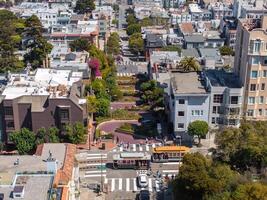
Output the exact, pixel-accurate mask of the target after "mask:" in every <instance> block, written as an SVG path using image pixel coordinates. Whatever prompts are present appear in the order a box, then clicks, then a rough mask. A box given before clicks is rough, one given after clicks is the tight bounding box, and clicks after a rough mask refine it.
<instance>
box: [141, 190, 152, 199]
mask: <svg viewBox="0 0 267 200" xmlns="http://www.w3.org/2000/svg"><path fill="white" fill-rule="evenodd" d="M149 199H150V194H149V191H148V190H141V191H140V193H139V200H149Z"/></svg>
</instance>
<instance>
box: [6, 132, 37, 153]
mask: <svg viewBox="0 0 267 200" xmlns="http://www.w3.org/2000/svg"><path fill="white" fill-rule="evenodd" d="M10 140H11V141H12V142H14V144H15V146H16V148H17V150H18V152H19V154H27V153H30V152H31V151H32V150H33V149H34V148H35V134H34V133H33V132H32V131H30V130H29V129H27V128H22V129H21V130H20V131H15V132H13V133H12V134H11V135H10Z"/></svg>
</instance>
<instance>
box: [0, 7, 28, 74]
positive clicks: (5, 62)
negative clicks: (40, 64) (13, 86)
mask: <svg viewBox="0 0 267 200" xmlns="http://www.w3.org/2000/svg"><path fill="white" fill-rule="evenodd" d="M0 26H1V31H0V73H4V72H7V71H19V70H21V69H22V68H23V67H24V64H23V62H22V61H19V60H18V58H17V57H16V56H15V55H14V52H15V50H16V49H17V48H18V47H19V45H20V42H21V39H22V37H21V35H22V32H23V31H24V27H25V25H24V21H23V20H21V19H18V18H17V17H16V16H15V15H14V14H13V13H12V12H10V11H8V10H0Z"/></svg>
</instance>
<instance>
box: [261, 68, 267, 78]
mask: <svg viewBox="0 0 267 200" xmlns="http://www.w3.org/2000/svg"><path fill="white" fill-rule="evenodd" d="M262 77H264V78H266V77H267V70H263V73H262Z"/></svg>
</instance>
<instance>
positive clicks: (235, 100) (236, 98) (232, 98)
mask: <svg viewBox="0 0 267 200" xmlns="http://www.w3.org/2000/svg"><path fill="white" fill-rule="evenodd" d="M231 104H238V96H231Z"/></svg>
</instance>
